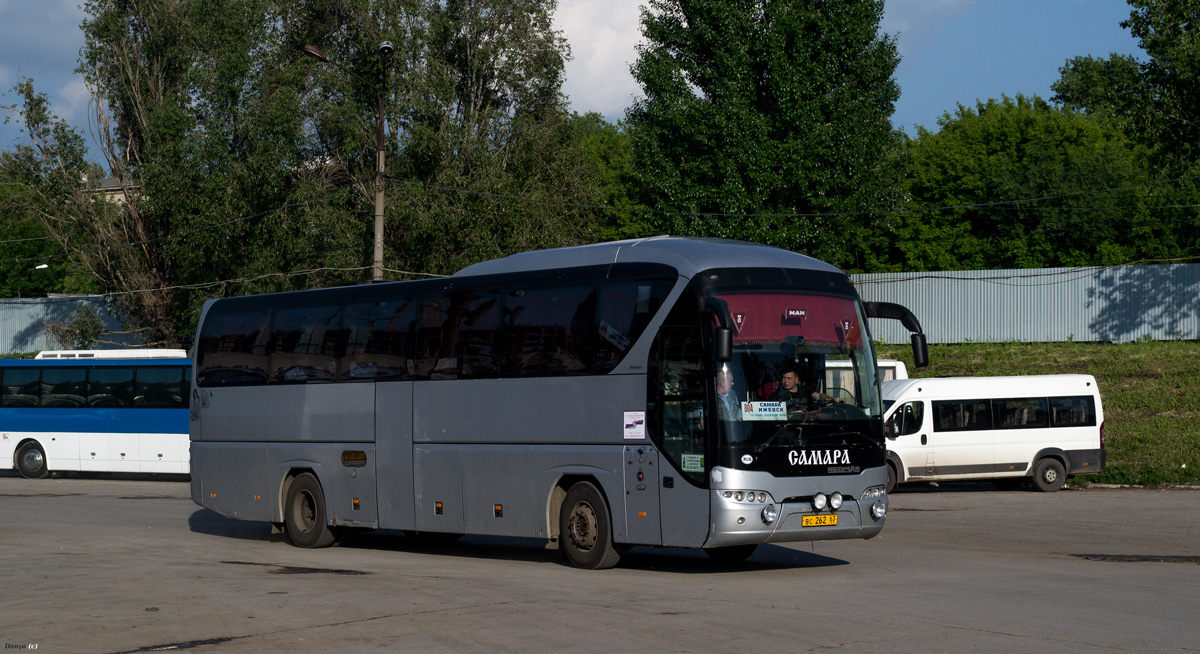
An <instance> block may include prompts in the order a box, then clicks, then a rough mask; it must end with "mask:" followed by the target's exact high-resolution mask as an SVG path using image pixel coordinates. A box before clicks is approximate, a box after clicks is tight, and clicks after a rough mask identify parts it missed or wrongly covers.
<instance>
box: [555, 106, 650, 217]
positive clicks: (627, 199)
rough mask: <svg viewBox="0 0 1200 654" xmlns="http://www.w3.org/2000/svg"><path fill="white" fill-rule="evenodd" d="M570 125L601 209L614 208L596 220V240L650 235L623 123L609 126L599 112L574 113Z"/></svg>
mask: <svg viewBox="0 0 1200 654" xmlns="http://www.w3.org/2000/svg"><path fill="white" fill-rule="evenodd" d="M571 123H572V125H573V126H574V128H575V134H576V137H577V138H578V139H579V144H580V147H581V148H582V150H583V154H584V156H586V157H587V159H588V160H589V161H590V162H591V163H592V165H593V166H594V167H595V170H596V185H597V187H598V189H599V192H600V203H601V206H606V207H613V210H610V211H604V212H601V213H600V214H599V215H598V216H597V217H596V224H597V227H596V235H597V237H598V239H599V240H601V241H614V240H618V239H627V238H641V237H646V236H653V235H654V234H655V231H654V225H653V224H652V222H651V221H650V220H648V214H647V211H646V207H645V206H644V205H643V204H642V203H641V202H639V201H638V199H637V198H638V197H639V188H638V180H637V169H636V168H635V165H634V157H633V137H632V135H631V134H630V131H629V126H628V125H627V124H626V123H623V122H618V123H617V124H615V125H613V124H610V123H608V122H607V121H605V120H604V117H603V116H601V115H600V114H598V113H587V114H584V115H582V116H580V115H579V114H574V115H573V116H572V117H571Z"/></svg>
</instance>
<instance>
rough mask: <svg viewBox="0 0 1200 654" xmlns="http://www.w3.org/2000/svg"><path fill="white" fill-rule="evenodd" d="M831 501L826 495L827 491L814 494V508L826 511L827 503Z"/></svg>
mask: <svg viewBox="0 0 1200 654" xmlns="http://www.w3.org/2000/svg"><path fill="white" fill-rule="evenodd" d="M828 502H829V498H827V497H825V493H817V494H816V495H813V509H815V510H817V511H824V510H825V505H826V504H827V503H828Z"/></svg>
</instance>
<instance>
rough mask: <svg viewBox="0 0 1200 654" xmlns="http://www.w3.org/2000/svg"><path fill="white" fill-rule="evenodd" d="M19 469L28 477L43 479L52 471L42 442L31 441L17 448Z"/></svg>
mask: <svg viewBox="0 0 1200 654" xmlns="http://www.w3.org/2000/svg"><path fill="white" fill-rule="evenodd" d="M17 471H18V472H20V473H21V476H22V477H24V478H26V479H41V478H42V477H45V476H46V475H47V474H49V473H50V468H49V467H48V466H47V465H46V451H45V450H43V449H42V444H41V443H39V442H37V441H29V442H28V443H25V444H24V445H22V446H21V447H19V448H17Z"/></svg>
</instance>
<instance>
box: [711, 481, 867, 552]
mask: <svg viewBox="0 0 1200 654" xmlns="http://www.w3.org/2000/svg"><path fill="white" fill-rule="evenodd" d="M713 504H714V506H713V511H712V524H711V525H710V528H709V535H708V541H707V542H706V543H705V544H704V547H728V546H731V545H751V544H758V543H794V542H801V541H813V540H839V539H845V538H863V539H866V538H873V537H875V536H877V535H878V534H879V532H880V531H882V530H883V523H884V521H885V519H886V514H887V504H888V498H887V495H886V494H883V495H882V496H880V497H878V498H871V499H859V500H851V499H846V500H845V501H844V503H843V504H842V506H841V507H840V508H839V509H837V510H836V511H835V510H832V509H829V508H826V509H825V510H822V511H818V510H816V509H815V508H814V507H813V504H812V503H811V502H807V501H797V502H784V503H779V504H772V505H770V506H772V507H774V508H775V513H776V517H775V519H774V520H772V521H770V522H768V521H767V518H766V517H764V510H765V509H766V508H767V507H765V506H761V505H759V506H753V505H741V506H738V505H732V506H731V505H730V503H726V502H721V501H716V502H714V503H713ZM880 508H882V514H883V515H878V516H877V515H876V514H877V513H879V512H880Z"/></svg>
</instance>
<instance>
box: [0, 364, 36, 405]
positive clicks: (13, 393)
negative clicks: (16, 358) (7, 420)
mask: <svg viewBox="0 0 1200 654" xmlns="http://www.w3.org/2000/svg"><path fill="white" fill-rule="evenodd" d="M41 372H42V371H41V370H39V369H37V368H9V369H8V370H5V371H3V374H4V379H3V382H0V383H2V384H3V388H4V390H3V395H2V396H0V406H6V407H32V406H37V405H38V403H39V402H40V401H41V385H42V383H41Z"/></svg>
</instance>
